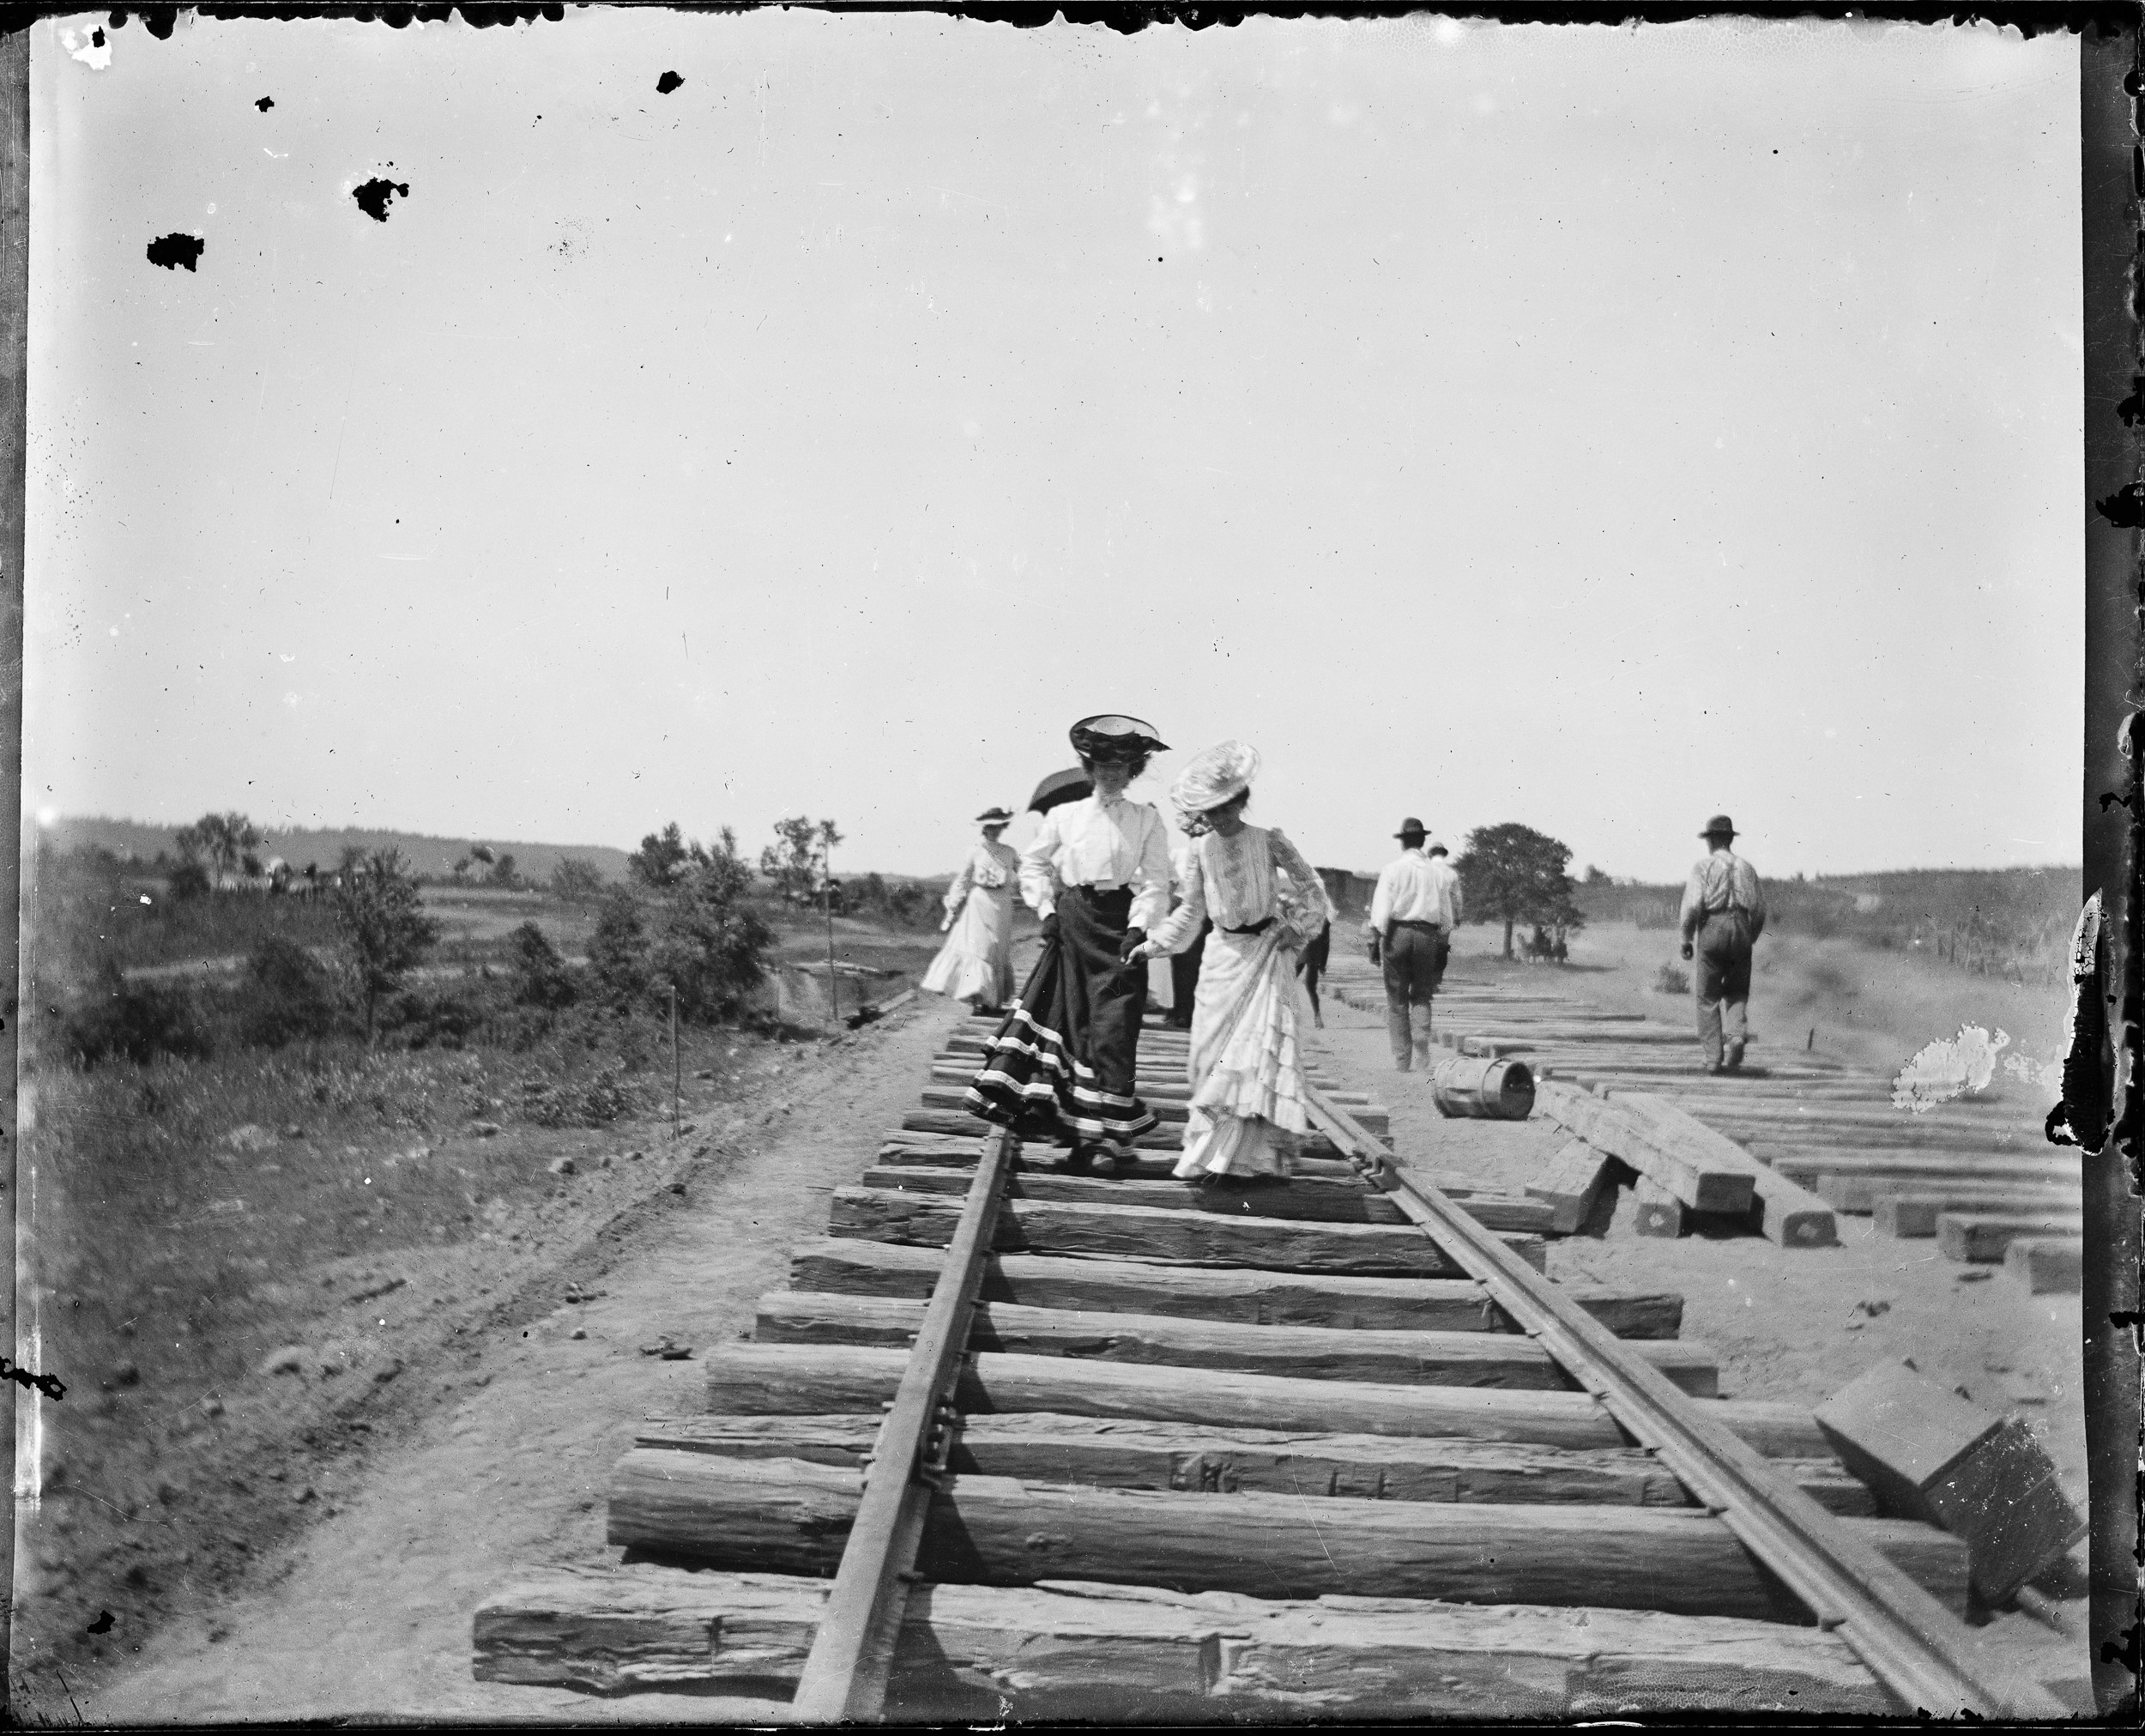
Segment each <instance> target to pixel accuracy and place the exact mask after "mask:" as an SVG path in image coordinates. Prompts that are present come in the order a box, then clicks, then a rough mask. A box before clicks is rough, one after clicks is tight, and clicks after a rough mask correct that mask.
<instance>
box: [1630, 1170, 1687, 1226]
mask: <svg viewBox="0 0 2145 1736" xmlns="http://www.w3.org/2000/svg"><path fill="white" fill-rule="evenodd" d="M1631 1198H1632V1202H1633V1205H1634V1207H1635V1209H1634V1211H1633V1213H1632V1214H1631V1227H1632V1228H1633V1229H1634V1230H1635V1231H1637V1232H1638V1233H1639V1234H1640V1235H1641V1236H1662V1237H1677V1236H1681V1235H1682V1234H1683V1231H1684V1230H1685V1229H1686V1228H1687V1227H1688V1226H1687V1225H1686V1224H1685V1222H1684V1209H1683V1201H1681V1200H1679V1199H1677V1197H1676V1195H1673V1194H1671V1193H1670V1192H1669V1190H1668V1189H1665V1188H1664V1187H1662V1186H1660V1185H1659V1183H1656V1182H1655V1181H1654V1180H1653V1177H1652V1176H1640V1177H1639V1180H1638V1184H1637V1185H1636V1186H1635V1187H1634V1188H1633V1189H1631Z"/></svg>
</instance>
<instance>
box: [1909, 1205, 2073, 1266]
mask: <svg viewBox="0 0 2145 1736" xmlns="http://www.w3.org/2000/svg"><path fill="white" fill-rule="evenodd" d="M2081 1222H2082V1219H2080V1217H2079V1214H2078V1213H2076V1211H2070V1212H2051V1211H2045V1210H2044V1211H2039V1212H2024V1213H2009V1212H1939V1213H1937V1249H1938V1250H1939V1251H1940V1252H1941V1253H1942V1254H1943V1256H1944V1258H1945V1259H1947V1260H1970V1261H1976V1262H1979V1263H1993V1262H1995V1261H1999V1260H2001V1259H2003V1250H2004V1249H2007V1248H2009V1246H2010V1245H2011V1243H2014V1242H2015V1241H2017V1240H2018V1239H2019V1238H2020V1237H2022V1236H2063V1237H2073V1236H2076V1235H2077V1234H2078V1233H2079V1231H2078V1226H2079V1224H2080V1223H2081Z"/></svg>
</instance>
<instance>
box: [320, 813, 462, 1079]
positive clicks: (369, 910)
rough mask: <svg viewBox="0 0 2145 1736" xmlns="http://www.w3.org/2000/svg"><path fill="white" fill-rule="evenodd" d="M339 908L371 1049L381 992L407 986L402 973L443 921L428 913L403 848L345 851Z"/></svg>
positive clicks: (419, 956)
mask: <svg viewBox="0 0 2145 1736" xmlns="http://www.w3.org/2000/svg"><path fill="white" fill-rule="evenodd" d="M334 908H335V926H336V927H337V928H340V929H341V933H342V955H343V962H344V966H345V968H346V969H347V971H348V972H349V974H350V979H351V983H352V986H353V988H354V989H355V990H356V992H357V995H358V997H359V999H360V1000H361V1001H363V1002H364V1003H365V1041H366V1046H367V1047H368V1048H369V1047H371V1045H372V1032H373V1023H374V1013H375V1010H376V1009H377V1007H378V1003H379V998H380V996H381V995H390V994H392V993H394V992H395V990H396V989H399V988H400V987H402V978H403V977H405V976H407V975H408V973H409V971H410V970H411V969H412V968H413V967H414V966H415V965H416V964H417V963H418V961H419V960H420V959H422V958H423V957H424V956H425V954H426V952H428V951H429V950H430V949H431V947H432V942H433V941H437V940H438V938H439V925H438V923H437V922H433V921H432V918H431V917H430V916H426V914H425V913H424V909H423V905H422V901H421V898H420V894H419V892H418V890H417V881H416V879H415V877H414V875H413V874H411V873H410V871H409V866H408V863H406V862H404V861H403V860H402V851H400V850H391V849H390V850H375V851H373V852H372V855H371V856H366V855H365V854H364V853H363V852H362V851H360V850H356V849H354V848H352V849H347V850H344V852H343V873H342V875H341V884H340V885H338V886H336V887H335V904H334Z"/></svg>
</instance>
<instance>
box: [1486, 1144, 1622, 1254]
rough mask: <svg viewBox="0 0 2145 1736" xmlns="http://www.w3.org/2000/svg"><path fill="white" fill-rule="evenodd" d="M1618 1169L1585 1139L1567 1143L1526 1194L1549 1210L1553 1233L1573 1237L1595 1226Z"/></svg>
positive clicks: (1610, 1192) (1604, 1153)
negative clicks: (1593, 1222)
mask: <svg viewBox="0 0 2145 1736" xmlns="http://www.w3.org/2000/svg"><path fill="white" fill-rule="evenodd" d="M1617 1168H1618V1160H1617V1159H1616V1158H1612V1157H1610V1155H1609V1153H1608V1152H1598V1151H1596V1150H1595V1149H1594V1148H1593V1147H1592V1146H1590V1145H1588V1144H1587V1143H1586V1141H1585V1140H1568V1141H1567V1142H1566V1143H1565V1145H1564V1146H1563V1148H1562V1150H1561V1151H1559V1152H1557V1154H1556V1157H1555V1158H1553V1159H1552V1160H1551V1161H1550V1166H1549V1168H1548V1169H1546V1170H1544V1171H1543V1172H1542V1175H1541V1176H1540V1177H1539V1178H1538V1180H1535V1181H1532V1182H1529V1183H1527V1195H1528V1197H1529V1198H1530V1199H1535V1200H1539V1201H1541V1202H1542V1203H1543V1204H1544V1205H1545V1206H1547V1207H1549V1208H1550V1225H1549V1227H1550V1234H1552V1235H1556V1236H1574V1235H1577V1234H1578V1233H1579V1232H1580V1230H1581V1228H1583V1227H1585V1226H1586V1225H1591V1224H1592V1221H1593V1219H1594V1216H1595V1212H1596V1208H1597V1207H1598V1206H1599V1205H1600V1204H1601V1203H1602V1201H1603V1200H1604V1198H1605V1197H1607V1196H1609V1195H1614V1194H1615V1192H1616V1170H1617ZM1445 1191H1446V1192H1447V1193H1448V1194H1449V1193H1451V1192H1452V1190H1451V1189H1449V1188H1448V1189H1446V1190H1445ZM1455 1197H1457V1196H1455Z"/></svg>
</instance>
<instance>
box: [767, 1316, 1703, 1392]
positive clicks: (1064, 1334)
mask: <svg viewBox="0 0 2145 1736" xmlns="http://www.w3.org/2000/svg"><path fill="white" fill-rule="evenodd" d="M924 1306H925V1304H921V1303H918V1302H897V1301H893V1300H891V1299H889V1298H887V1297H880V1296H845V1295H841V1294H829V1293H826V1292H824V1291H820V1292H813V1291H770V1293H769V1294H767V1295H765V1296H763V1297H760V1299H759V1304H758V1315H757V1317H756V1320H755V1322H754V1326H753V1337H754V1339H755V1340H756V1341H757V1342H758V1343H761V1344H859V1345H885V1346H897V1347H898V1346H906V1345H907V1344H908V1343H909V1340H911V1339H913V1338H914V1337H915V1334H916V1333H917V1331H918V1330H919V1329H920V1328H921V1325H922V1323H923V1310H924ZM969 1342H970V1347H971V1348H973V1349H975V1350H979V1351H1000V1352H1005V1353H1006V1354H1008V1355H1013V1356H1045V1357H1078V1358H1080V1359H1081V1360H1083V1361H1085V1362H1091V1363H1143V1364H1174V1365H1176V1366H1180V1367H1187V1368H1203V1369H1236V1370H1242V1372H1244V1373H1247V1374H1262V1375H1281V1376H1289V1377H1290V1378H1292V1379H1296V1380H1323V1381H1375V1382H1383V1383H1387V1384H1390V1385H1394V1386H1466V1387H1502V1388H1507V1389H1508V1390H1514V1391H1518V1390H1523V1389H1525V1390H1532V1391H1543V1392H1550V1391H1560V1390H1564V1389H1567V1388H1572V1387H1573V1385H1574V1383H1573V1382H1570V1381H1569V1380H1568V1379H1567V1378H1566V1377H1565V1376H1564V1375H1563V1373H1562V1370H1559V1369H1558V1368H1557V1366H1556V1364H1555V1363H1554V1362H1552V1361H1551V1360H1550V1358H1549V1356H1548V1354H1547V1353H1546V1352H1544V1351H1543V1350H1542V1349H1541V1347H1540V1346H1538V1345H1537V1344H1536V1343H1535V1342H1534V1340H1532V1339H1530V1338H1526V1337H1523V1336H1522V1335H1521V1334H1518V1333H1510V1332H1396V1331H1390V1330H1383V1331H1381V1330H1378V1329H1375V1328H1368V1329H1367V1328H1353V1329H1351V1330H1349V1331H1346V1332H1336V1331H1335V1330H1334V1329H1333V1328H1331V1327H1322V1326H1250V1325H1245V1324H1242V1323H1241V1322H1236V1321H1220V1320H1184V1319H1180V1318H1178V1317H1177V1316H1174V1315H1166V1314H1118V1313H1094V1314H1090V1313H1087V1312H1085V1311H1076V1310H1071V1309H1062V1308H1026V1307H1023V1306H1022V1305H1021V1304H1018V1303H1014V1302H987V1303H984V1304H982V1305H981V1306H979V1307H978V1308H977V1310H976V1320H975V1323H974V1324H973V1325H972V1326H971V1327H970V1330H969ZM1640 1354H1641V1355H1643V1356H1644V1357H1645V1358H1647V1360H1648V1361H1649V1362H1651V1363H1652V1364H1653V1365H1654V1366H1655V1367H1656V1368H1658V1369H1659V1370H1662V1372H1663V1373H1665V1374H1666V1375H1667V1376H1668V1377H1669V1378H1670V1379H1671V1380H1672V1381H1674V1382H1676V1383H1677V1386H1679V1387H1681V1388H1683V1390H1684V1391H1685V1392H1687V1393H1691V1394H1695V1395H1696V1396H1698V1397H1700V1398H1715V1397H1718V1396H1719V1392H1720V1370H1719V1362H1718V1359H1717V1358H1715V1356H1714V1354H1713V1351H1712V1350H1711V1348H1710V1347H1708V1346H1705V1345H1701V1344H1693V1343H1690V1342H1689V1341H1687V1340H1678V1339H1654V1340H1647V1341H1645V1342H1643V1343H1642V1344H1641V1345H1640Z"/></svg>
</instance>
